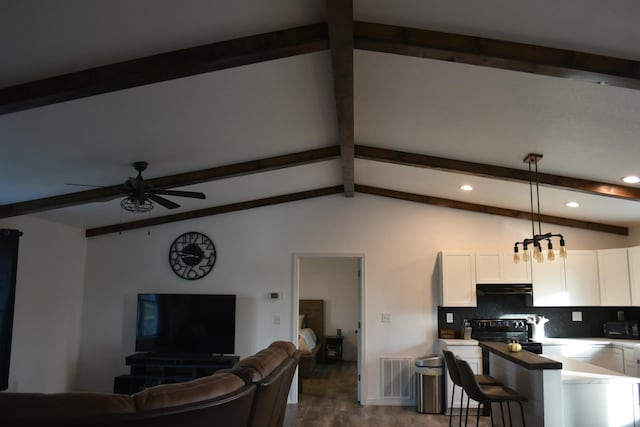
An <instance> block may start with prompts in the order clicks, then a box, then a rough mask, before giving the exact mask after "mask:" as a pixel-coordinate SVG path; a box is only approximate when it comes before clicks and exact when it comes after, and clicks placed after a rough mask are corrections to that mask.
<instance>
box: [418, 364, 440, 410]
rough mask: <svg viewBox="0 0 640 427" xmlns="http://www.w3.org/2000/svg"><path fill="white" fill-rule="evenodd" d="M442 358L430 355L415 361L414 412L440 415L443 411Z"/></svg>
mask: <svg viewBox="0 0 640 427" xmlns="http://www.w3.org/2000/svg"><path fill="white" fill-rule="evenodd" d="M443 366H444V365H443V362H442V357H440V356H438V355H435V354H433V355H430V356H425V357H420V358H418V359H416V366H415V369H416V375H415V377H416V410H417V411H418V412H420V413H421V414H441V413H442V412H443V411H442V409H443V403H444V400H443V393H444V376H443Z"/></svg>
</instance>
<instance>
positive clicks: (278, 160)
mask: <svg viewBox="0 0 640 427" xmlns="http://www.w3.org/2000/svg"><path fill="white" fill-rule="evenodd" d="M339 155H340V147H339V146H337V145H334V146H331V147H325V148H318V149H315V150H308V151H301V152H298V153H292V154H285V155H282V156H275V157H268V158H264V159H260V160H252V161H248V162H241V163H234V164H230V165H225V166H218V167H215V168H209V169H203V170H199V171H194V172H186V173H180V174H176V175H170V176H165V177H160V178H153V179H148V180H146V181H147V182H149V183H150V184H151V185H152V186H153V187H154V188H162V189H165V188H173V187H184V186H186V185H192V184H200V183H203V182H209V181H216V180H220V179H226V178H233V177H237V176H243V175H250V174H254V173H260V172H268V171H272V170H276V169H282V168H287V167H292V166H301V165H305V164H309V163H316V162H321V161H326V160H331V159H334V158H337V157H338V156H339ZM125 195H126V188H125V186H124V185H123V184H119V185H112V186H108V187H102V188H96V189H92V190H86V191H78V192H75V193H68V194H62V195H59V196H52V197H46V198H42V199H36V200H29V201H26V202H18V203H13V204H8V205H2V206H0V218H7V217H12V216H18V215H27V214H32V213H36V212H42V211H46V210H51V209H59V208H65V207H69V206H76V205H81V204H85V203H92V202H98V201H104V200H110V199H113V198H116V197H123V196H125Z"/></svg>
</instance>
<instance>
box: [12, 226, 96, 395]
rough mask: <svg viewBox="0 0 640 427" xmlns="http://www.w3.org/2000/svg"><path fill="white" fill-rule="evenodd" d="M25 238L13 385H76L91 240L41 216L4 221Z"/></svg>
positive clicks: (33, 388)
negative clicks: (89, 242)
mask: <svg viewBox="0 0 640 427" xmlns="http://www.w3.org/2000/svg"><path fill="white" fill-rule="evenodd" d="M0 228H10V229H17V230H20V231H22V232H23V233H24V235H23V236H22V237H21V238H20V244H19V252H18V272H17V280H16V300H15V312H14V323H13V341H12V345H11V365H10V370H9V390H10V391H20V392H59V391H67V390H73V389H75V381H76V373H77V366H78V355H79V339H80V315H81V310H82V292H83V287H84V273H85V254H86V246H87V240H86V239H85V237H84V230H80V229H76V228H72V227H68V226H64V225H59V224H55V223H52V222H49V221H44V220H41V219H38V218H35V217H18V218H10V219H5V220H2V221H0Z"/></svg>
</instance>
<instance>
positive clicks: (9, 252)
mask: <svg viewBox="0 0 640 427" xmlns="http://www.w3.org/2000/svg"><path fill="white" fill-rule="evenodd" d="M21 235H22V233H21V232H20V231H18V230H0V390H6V389H7V388H8V387H9V362H10V360H11V335H12V332H13V305H14V300H15V296H16V270H17V269H18V240H19V238H20V236H21Z"/></svg>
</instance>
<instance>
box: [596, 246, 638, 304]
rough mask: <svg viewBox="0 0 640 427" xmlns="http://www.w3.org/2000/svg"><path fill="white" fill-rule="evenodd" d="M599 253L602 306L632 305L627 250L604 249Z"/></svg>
mask: <svg viewBox="0 0 640 427" xmlns="http://www.w3.org/2000/svg"><path fill="white" fill-rule="evenodd" d="M597 252H598V279H599V282H600V305H605V306H627V305H631V292H630V287H629V261H628V258H627V249H626V248H623V249H603V250H599V251H597Z"/></svg>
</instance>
